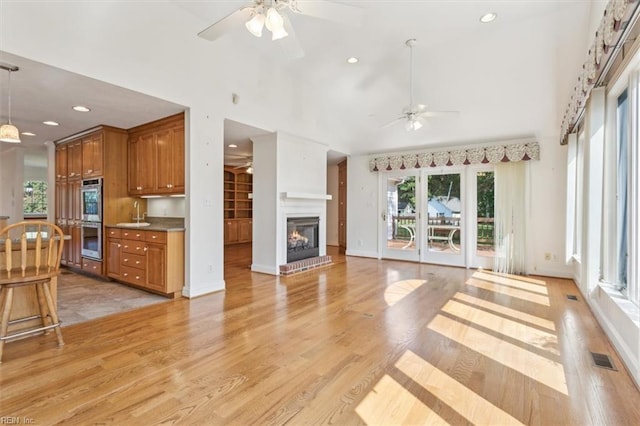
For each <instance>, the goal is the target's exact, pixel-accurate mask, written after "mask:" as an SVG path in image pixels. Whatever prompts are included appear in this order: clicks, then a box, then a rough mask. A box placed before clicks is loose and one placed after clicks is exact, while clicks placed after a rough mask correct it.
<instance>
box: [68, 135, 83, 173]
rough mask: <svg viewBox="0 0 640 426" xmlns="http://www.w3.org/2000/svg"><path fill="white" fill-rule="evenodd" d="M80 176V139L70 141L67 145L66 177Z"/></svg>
mask: <svg viewBox="0 0 640 426" xmlns="http://www.w3.org/2000/svg"><path fill="white" fill-rule="evenodd" d="M81 177H82V141H81V140H76V141H73V142H70V143H69V145H68V147H67V179H80V178H81Z"/></svg>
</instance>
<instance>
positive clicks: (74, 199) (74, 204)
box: [67, 180, 82, 224]
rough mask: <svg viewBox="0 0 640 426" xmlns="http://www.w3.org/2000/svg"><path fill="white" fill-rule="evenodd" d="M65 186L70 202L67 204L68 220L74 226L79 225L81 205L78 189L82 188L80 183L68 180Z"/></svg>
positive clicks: (79, 181)
mask: <svg viewBox="0 0 640 426" xmlns="http://www.w3.org/2000/svg"><path fill="white" fill-rule="evenodd" d="M67 185H68V191H69V197H70V198H69V199H70V200H71V201H70V203H69V206H70V210H69V218H70V219H71V220H72V221H73V222H74V224H80V222H81V221H82V205H81V201H80V198H81V194H80V188H81V186H82V181H81V180H70V181H69V182H68V183H67Z"/></svg>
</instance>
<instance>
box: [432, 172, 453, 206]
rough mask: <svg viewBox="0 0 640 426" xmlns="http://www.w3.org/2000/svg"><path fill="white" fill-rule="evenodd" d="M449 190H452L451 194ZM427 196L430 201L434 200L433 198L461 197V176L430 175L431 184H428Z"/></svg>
mask: <svg viewBox="0 0 640 426" xmlns="http://www.w3.org/2000/svg"><path fill="white" fill-rule="evenodd" d="M449 188H451V193H449ZM427 191H428V193H427V195H428V199H429V200H430V199H432V198H433V197H446V196H447V195H448V196H449V198H454V197H455V198H457V199H461V197H460V174H458V173H455V174H450V175H430V176H429V182H428V183H427Z"/></svg>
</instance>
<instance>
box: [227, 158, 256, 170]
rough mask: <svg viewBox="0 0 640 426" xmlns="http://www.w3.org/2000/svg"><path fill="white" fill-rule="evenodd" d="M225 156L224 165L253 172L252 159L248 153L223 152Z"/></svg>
mask: <svg viewBox="0 0 640 426" xmlns="http://www.w3.org/2000/svg"><path fill="white" fill-rule="evenodd" d="M225 157H226V158H225V162H224V163H225V165H227V166H230V167H233V168H234V169H247V173H249V174H251V173H253V159H252V158H251V156H250V155H235V154H225ZM236 158H237V159H236Z"/></svg>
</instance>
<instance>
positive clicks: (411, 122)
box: [404, 117, 422, 130]
mask: <svg viewBox="0 0 640 426" xmlns="http://www.w3.org/2000/svg"><path fill="white" fill-rule="evenodd" d="M404 127H405V129H407V130H418V129H420V128H421V127H422V123H421V122H420V120H419V119H417V118H415V117H410V118H409V119H408V120H407V123H406V124H405V126H404Z"/></svg>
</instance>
